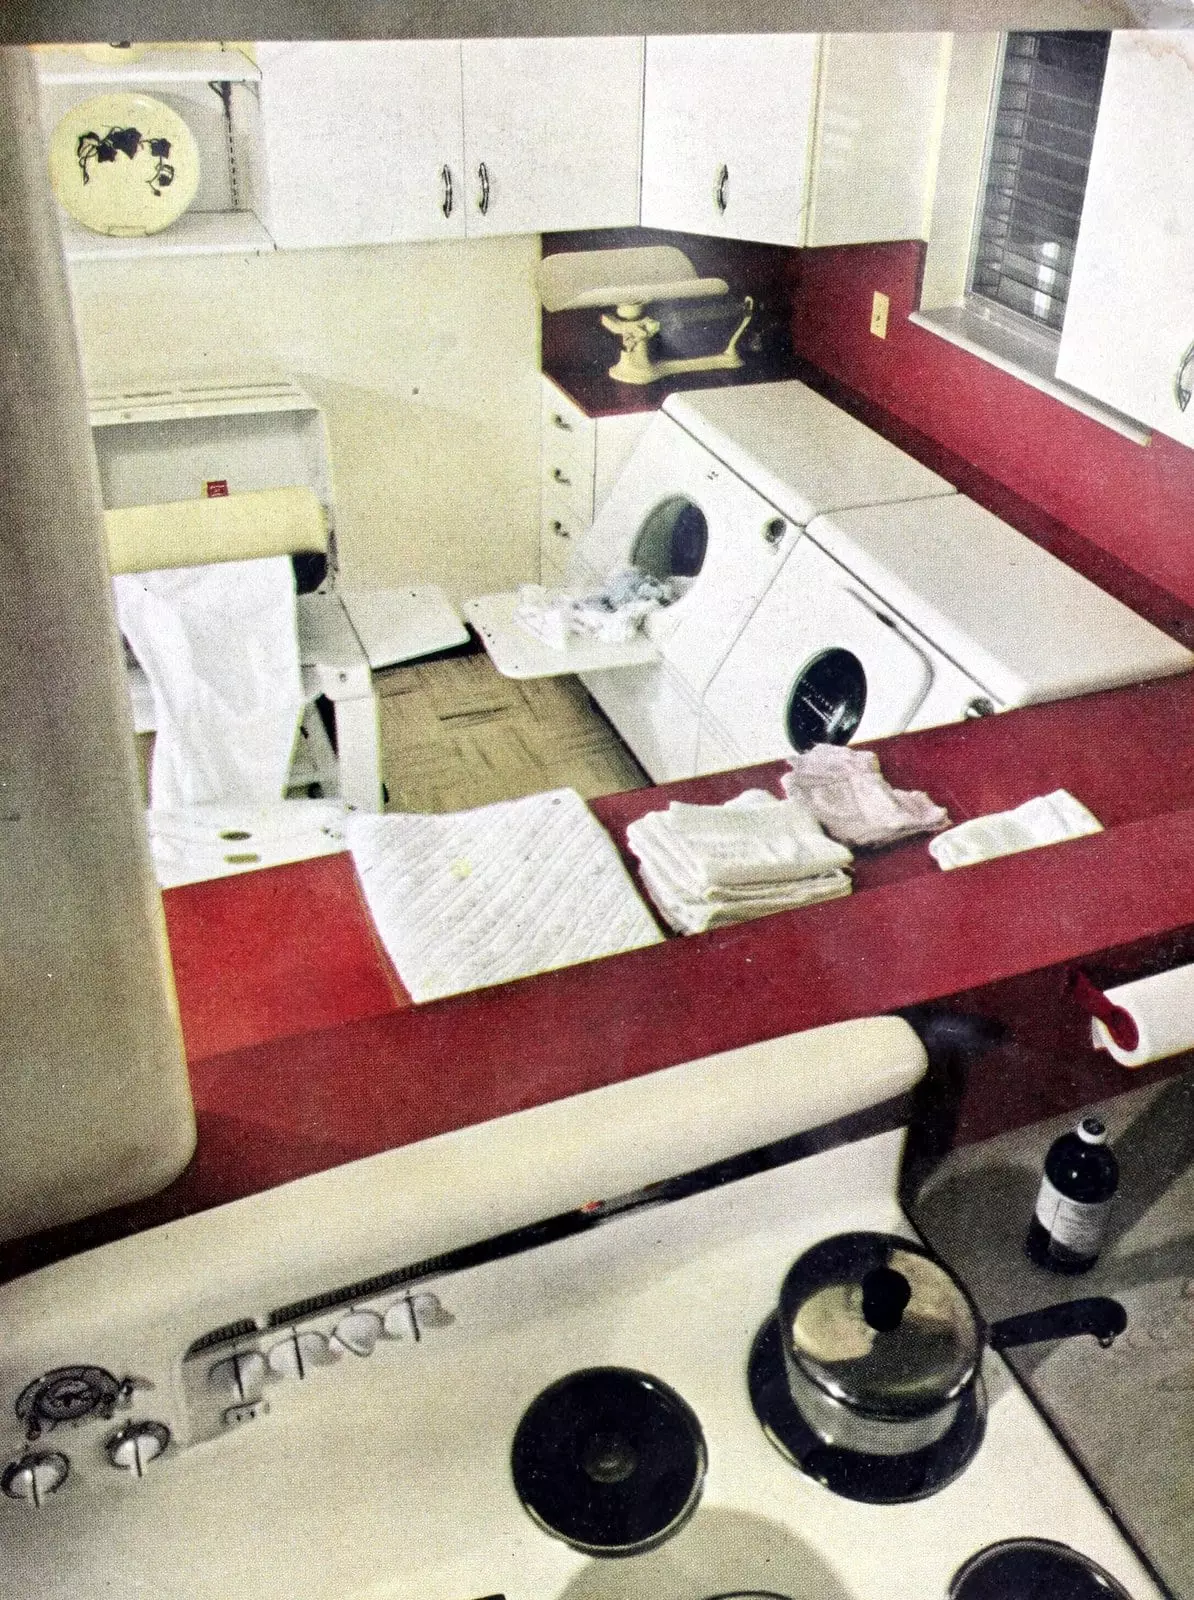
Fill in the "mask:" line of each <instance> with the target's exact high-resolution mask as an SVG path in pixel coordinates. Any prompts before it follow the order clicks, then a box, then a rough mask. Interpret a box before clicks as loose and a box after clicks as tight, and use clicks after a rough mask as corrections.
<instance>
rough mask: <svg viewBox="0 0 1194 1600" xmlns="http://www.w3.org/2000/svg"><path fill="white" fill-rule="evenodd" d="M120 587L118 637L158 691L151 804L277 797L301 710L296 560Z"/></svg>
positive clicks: (174, 806)
mask: <svg viewBox="0 0 1194 1600" xmlns="http://www.w3.org/2000/svg"><path fill="white" fill-rule="evenodd" d="M112 583H113V588H114V591H115V595H116V613H117V617H118V618H119V621H120V627H121V630H122V631H123V633H124V635H125V638H126V639H127V640H128V642H129V644H130V646H131V647H132V650H133V653H134V654H135V655H136V657H137V660H138V661H139V662H140V663H141V666H142V667H143V668H144V670H145V673H146V676H147V677H148V678H149V682H150V687H151V690H152V692H153V702H154V714H155V719H156V723H157V737H156V739H155V741H154V748H153V763H152V767H151V770H150V779H149V793H150V804H151V805H152V806H153V807H154V809H157V808H159V807H160V808H162V809H164V810H168V811H177V810H179V809H181V808H183V807H185V806H193V805H212V804H218V803H221V802H224V801H234V802H237V803H240V802H249V803H251V804H253V803H263V802H265V803H268V802H271V801H275V800H280V799H281V798H282V795H283V793H284V792H285V788H286V778H287V774H288V772H289V770H290V758H291V753H292V751H293V749H294V741H295V735H296V733H297V730H298V723H299V717H300V715H301V713H302V709H303V687H302V677H301V672H300V668H299V654H298V633H297V627H296V622H295V601H294V569H293V567H292V566H291V563H290V560H289V558H288V557H286V556H266V557H263V558H261V559H259V560H254V561H228V562H219V563H218V564H216V565H214V566H207V567H176V568H172V569H169V570H163V571H160V572H140V573H135V574H134V573H128V574H124V575H122V576H118V577H115V578H113V580H112Z"/></svg>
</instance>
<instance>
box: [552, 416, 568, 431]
mask: <svg viewBox="0 0 1194 1600" xmlns="http://www.w3.org/2000/svg"><path fill="white" fill-rule="evenodd" d="M551 425H552V427H553V428H563V430H564V432H565V433H571V432H572V424H571V423H570V422H568V421H566V420H565V419H564V418H563V417H562V416H561V415H560V413H559V412H558V411H553V412H552V414H551Z"/></svg>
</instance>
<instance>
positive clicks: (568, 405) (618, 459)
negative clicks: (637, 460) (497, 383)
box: [539, 378, 654, 587]
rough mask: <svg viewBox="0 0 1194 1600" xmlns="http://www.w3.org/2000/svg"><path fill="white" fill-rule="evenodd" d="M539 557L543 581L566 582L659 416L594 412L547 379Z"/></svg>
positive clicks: (541, 452)
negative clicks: (584, 538) (581, 543)
mask: <svg viewBox="0 0 1194 1600" xmlns="http://www.w3.org/2000/svg"><path fill="white" fill-rule="evenodd" d="M542 404H543V410H542V435H541V447H540V473H541V490H540V500H539V509H540V520H539V556H540V570H541V573H542V581H543V582H544V583H545V584H547V585H548V586H549V587H551V586H552V585H556V584H559V583H561V582H562V581H563V579H564V575H565V571H566V569H567V567H568V565H569V563H570V561H571V558H572V555H573V553H574V551H575V548H576V541H577V540H578V539H579V538H580V536H581V534H583V533H584V532H585V531H586V529H587V528H588V527H589V525H590V523H591V522H592V520H593V517H594V515H595V513H596V511H597V508H598V507H599V506H600V505H601V504H602V503H603V502H604V500H605V497H606V495H607V494H608V493H609V491H610V489H611V488H612V487H613V483H614V480H615V479H616V478H617V476H618V473H619V472H620V471H621V470H622V467H623V466H624V464H625V463H626V461H627V459H628V458H629V456H630V453H631V451H632V450H633V449H634V447H635V445H636V444H637V443H638V441H639V438H640V437H641V436H642V434H643V433H644V431H645V430H646V427H647V424H648V422H650V420H651V418H652V416H653V415H654V413H653V412H651V411H633V412H628V413H626V414H625V415H622V416H613V417H590V416H589V415H588V414H587V413H586V412H584V411H583V410H582V409H581V408H580V406H578V405H577V403H576V401H575V400H573V399H572V398H571V396H569V395H567V394H565V393H564V391H563V390H562V389H561V388H560V387H559V386H558V385H557V384H555V383H553V382H552V380H551V379H550V378H544V380H543V402H542Z"/></svg>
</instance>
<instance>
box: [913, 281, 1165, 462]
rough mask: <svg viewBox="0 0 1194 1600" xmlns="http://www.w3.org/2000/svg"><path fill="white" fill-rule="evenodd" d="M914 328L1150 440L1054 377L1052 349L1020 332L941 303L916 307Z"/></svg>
mask: <svg viewBox="0 0 1194 1600" xmlns="http://www.w3.org/2000/svg"><path fill="white" fill-rule="evenodd" d="M908 320H909V321H910V322H914V323H915V324H916V326H917V327H918V328H927V329H928V331H929V332H930V333H935V334H937V335H938V337H939V338H942V339H948V340H949V342H950V344H956V345H958V346H959V348H961V349H962V350H967V351H969V352H970V354H971V355H972V356H977V357H978V358H979V360H980V361H989V362H990V363H991V365H992V366H994V367H999V368H1000V370H1001V371H1003V372H1007V373H1010V375H1011V376H1012V377H1013V378H1019V379H1020V381H1021V382H1022V383H1027V384H1030V385H1031V386H1032V387H1033V388H1034V389H1039V390H1041V392H1042V393H1043V394H1047V395H1051V396H1052V397H1053V399H1054V400H1059V401H1060V402H1061V403H1062V405H1066V406H1069V407H1071V409H1072V410H1074V411H1080V412H1081V413H1082V414H1083V416H1087V417H1091V418H1093V420H1094V421H1095V422H1101V423H1102V424H1103V426H1104V427H1105V428H1111V429H1112V430H1113V431H1114V432H1115V433H1119V434H1122V435H1123V437H1124V438H1125V439H1131V440H1132V442H1133V443H1134V444H1147V443H1148V442H1149V440H1150V439H1151V438H1152V434H1151V432H1150V430H1149V429H1148V428H1146V427H1144V426H1142V424H1140V423H1139V422H1134V421H1133V420H1132V419H1131V417H1125V416H1124V415H1123V414H1122V413H1121V412H1119V411H1113V410H1112V409H1111V408H1110V407H1109V406H1104V405H1100V404H1099V402H1098V401H1097V400H1092V399H1091V398H1090V396H1089V395H1085V394H1083V393H1082V392H1081V390H1079V389H1072V388H1071V387H1070V385H1069V384H1068V383H1062V382H1060V381H1059V380H1058V379H1057V378H1055V377H1054V376H1053V368H1054V365H1055V363H1056V355H1055V352H1054V351H1053V350H1051V349H1050V348H1048V347H1047V346H1045V345H1043V344H1038V343H1037V342H1036V341H1035V340H1033V339H1031V338H1029V337H1028V336H1026V335H1024V334H1020V333H1017V332H1015V331H1014V330H1012V329H1010V328H1008V327H1006V326H1004V325H1003V324H1002V323H998V322H995V321H993V320H990V319H988V318H987V317H984V316H981V315H979V314H978V313H977V312H975V311H972V310H970V309H969V308H968V307H967V306H957V305H955V306H939V307H938V308H937V309H935V310H932V311H914V312H913V313H912V314H911V316H910V317H909V319H908Z"/></svg>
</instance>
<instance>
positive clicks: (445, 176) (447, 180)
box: [439, 166, 454, 217]
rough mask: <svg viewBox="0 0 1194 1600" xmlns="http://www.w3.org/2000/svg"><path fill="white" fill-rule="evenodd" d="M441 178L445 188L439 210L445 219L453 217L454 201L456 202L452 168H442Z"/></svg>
mask: <svg viewBox="0 0 1194 1600" xmlns="http://www.w3.org/2000/svg"><path fill="white" fill-rule="evenodd" d="M439 177H440V182H441V183H442V184H443V187H444V197H443V199H442V200H441V201H440V207H439V208H440V210H441V211H442V212H443V214H444V216H445V217H450V216H451V215H452V205H453V200H454V196H453V194H452V169H451V167H448V166H444V167H441V168H440V174H439Z"/></svg>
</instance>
